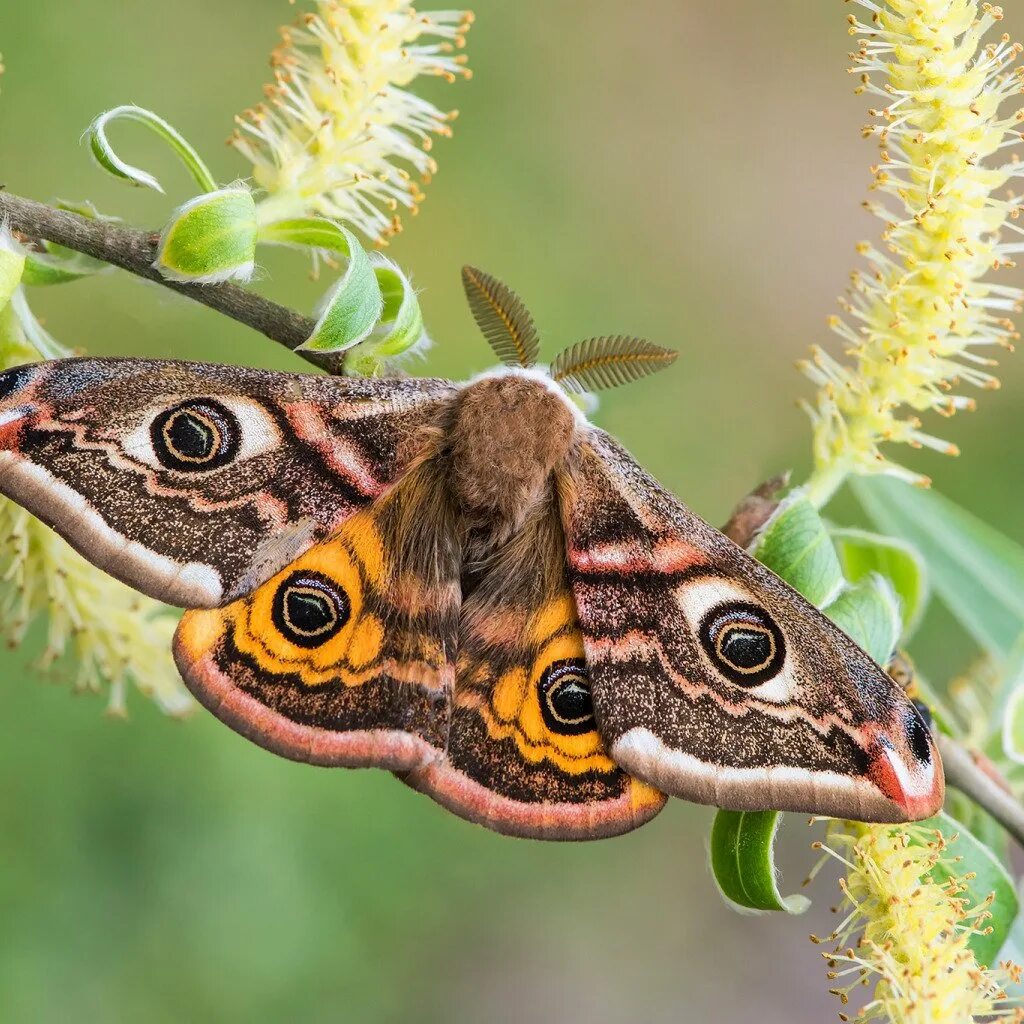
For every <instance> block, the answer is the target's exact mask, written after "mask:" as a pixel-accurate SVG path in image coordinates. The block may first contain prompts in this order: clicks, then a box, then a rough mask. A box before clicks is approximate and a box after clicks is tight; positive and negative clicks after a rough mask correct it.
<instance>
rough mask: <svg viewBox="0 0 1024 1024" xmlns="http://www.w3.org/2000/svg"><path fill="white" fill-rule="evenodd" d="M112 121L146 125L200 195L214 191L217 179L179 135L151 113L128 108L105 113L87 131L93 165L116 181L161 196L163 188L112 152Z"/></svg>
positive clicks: (149, 176)
mask: <svg viewBox="0 0 1024 1024" xmlns="http://www.w3.org/2000/svg"><path fill="white" fill-rule="evenodd" d="M114 121H134V122H135V123H136V124H141V125H145V127H147V128H148V129H149V130H150V131H152V132H154V133H155V134H156V135H158V136H159V137H160V138H161V139H163V140H164V142H166V143H167V145H168V146H170V148H171V149H172V150H173V151H174V153H175V154H176V155H177V156H178V158H179V159H180V160H181V162H182V163H183V164H184V165H185V169H186V170H187V171H188V172H189V174H191V175H192V180H193V181H195V183H196V184H197V185H198V186H199V188H200V189H201V190H202V191H203V192H213V191H215V190H216V188H217V181H216V179H215V178H214V177H213V175H212V174H211V173H210V171H209V169H208V168H207V166H206V164H204V163H203V161H202V158H201V157H200V156H199V154H198V153H197V152H196V151H195V149H194V148H193V147H192V145H191V144H190V143H189V142H188V140H187V139H186V138H185V137H184V136H183V135H182V134H181V132H179V131H178V130H177V129H176V128H175V127H174V126H173V125H171V124H169V123H168V122H167V121H165V120H164V119H163V118H162V117H160V116H158V115H157V114H154V113H153V111H151V110H146V109H144V108H143V107H136V106H133V105H130V104H128V105H125V106H121V107H114V108H113V110H107V111H105V112H104V113H102V114H100V116H99V117H97V118H96V120H95V121H93V123H92V124H91V125H89V127H88V128H87V129H86V137H87V138H88V140H89V148H90V149H91V150H92V155H93V156H94V157H95V158H96V162H97V163H98V164H99V165H100V166H101V167H102V168H103V169H104V170H106V171H109V172H110V173H111V174H112V175H114V177H115V178H120V179H121V180H122V181H127V182H129V183H130V184H132V185H140V186H143V187H144V188H151V189H154V190H155V191H157V192H163V186H162V185H161V184H160V182H159V181H157V179H156V178H155V177H153V175H152V174H149V173H148V172H146V171H144V170H142V169H141V168H139V167H133V166H132V165H131V164H129V163H125V161H124V160H122V159H121V158H120V157H119V156H118V155H117V153H116V152H115V151H114V147H113V146H111V145H110V141H109V139H108V138H107V128H108V126H109V125H110V124H112V123H113V122H114Z"/></svg>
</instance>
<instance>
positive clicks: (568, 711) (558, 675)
mask: <svg viewBox="0 0 1024 1024" xmlns="http://www.w3.org/2000/svg"><path fill="white" fill-rule="evenodd" d="M538 690H539V696H540V710H541V715H542V716H543V718H544V723H545V724H546V725H547V727H548V728H549V729H550V730H551V731H552V732H556V733H559V734H560V735H562V736H579V735H581V734H582V733H586V732H591V731H592V730H594V729H595V728H596V727H597V726H596V723H595V721H594V704H593V701H592V700H591V696H590V679H589V677H588V676H587V669H586V665H585V664H584V662H583V659H582V658H566V659H564V660H562V661H556V662H553V663H552V664H551V665H549V666H548V667H547V669H545V671H544V674H543V675H542V676H541V678H540V682H539V683H538Z"/></svg>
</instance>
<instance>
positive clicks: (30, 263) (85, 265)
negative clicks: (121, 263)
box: [22, 252, 114, 286]
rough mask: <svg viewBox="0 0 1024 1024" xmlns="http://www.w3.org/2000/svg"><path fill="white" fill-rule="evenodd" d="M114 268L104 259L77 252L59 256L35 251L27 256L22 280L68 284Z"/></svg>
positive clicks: (25, 281) (42, 283)
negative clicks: (71, 254) (72, 254)
mask: <svg viewBox="0 0 1024 1024" xmlns="http://www.w3.org/2000/svg"><path fill="white" fill-rule="evenodd" d="M113 269H114V268H113V267H112V266H111V265H110V264H109V263H104V262H103V261H102V260H96V259H93V258H92V257H91V256H84V255H82V254H80V253H76V254H75V255H74V256H68V257H64V256H57V255H53V254H51V253H41V252H34V253H30V254H29V255H28V256H27V257H26V258H25V273H24V275H23V276H22V281H23V282H24V283H25V284H28V285H34V286H35V285H52V284H66V283H67V282H68V281H79V280H81V279H82V278H83V277H94V276H95V275H96V274H105V273H107V271H110V270H113Z"/></svg>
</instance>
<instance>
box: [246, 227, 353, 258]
mask: <svg viewBox="0 0 1024 1024" xmlns="http://www.w3.org/2000/svg"><path fill="white" fill-rule="evenodd" d="M351 237H353V236H352V235H350V234H349V233H348V232H346V231H345V229H344V228H343V227H342V226H341V225H340V224H336V223H335V222H334V221H333V220H327V219H326V218H325V217H293V218H292V219H290V220H277V221H274V222H273V223H271V224H261V225H260V229H259V241H260V242H262V243H265V244H266V245H287V246H290V247H292V248H295V249H319V250H321V251H323V252H331V253H337V254H338V255H339V256H344V257H345V258H346V259H348V255H349V238H351Z"/></svg>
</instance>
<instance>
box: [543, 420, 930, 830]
mask: <svg viewBox="0 0 1024 1024" xmlns="http://www.w3.org/2000/svg"><path fill="white" fill-rule="evenodd" d="M560 484H561V486H560V492H561V494H562V497H563V521H564V523H565V528H566V535H567V540H568V563H569V574H570V581H571V585H572V590H573V593H574V595H575V598H576V604H577V607H578V610H579V617H580V623H581V627H582V632H583V646H584V650H585V652H586V658H587V663H588V666H589V668H590V671H591V675H592V678H593V693H594V705H595V710H596V715H597V721H598V723H599V726H600V729H601V732H602V735H603V736H604V738H605V740H606V741H607V743H608V744H609V749H610V751H611V756H612V758H613V759H614V760H615V761H616V762H617V763H619V764H620V765H622V766H623V767H624V768H625V769H627V770H628V771H630V772H632V773H633V774H634V775H636V776H637V777H639V778H642V779H645V780H646V781H647V782H649V783H651V784H652V785H654V786H657V787H658V788H660V789H663V790H665V791H666V792H668V793H670V794H672V795H675V796H680V797H683V798H685V799H687V800H694V801H697V802H699V803H706V804H714V805H717V806H719V807H726V808H733V809H736V810H762V809H763V810H768V809H774V810H792V811H802V812H808V813H812V814H823V815H833V816H836V817H848V818H856V819H859V820H863V821H892V822H895V821H905V820H908V819H918V818H926V817H929V816H930V815H932V814H934V813H935V812H936V811H937V810H938V809H939V808H940V807H941V805H942V797H943V775H942V767H941V764H940V761H939V755H938V752H937V750H936V748H935V745H934V743H933V741H932V738H931V735H930V733H929V731H928V728H927V726H926V725H925V723H924V722H923V720H922V719H921V716H920V715H919V713H918V712H917V710H916V709H915V708H914V706H913V705H912V704H911V702H910V701H909V700H908V699H907V697H906V695H905V694H904V693H903V691H902V690H900V688H899V687H898V686H897V685H896V684H895V683H894V682H893V681H892V680H891V679H890V678H889V677H888V676H887V675H886V674H885V673H884V672H883V671H882V670H881V669H880V668H879V667H878V666H877V665H875V664H874V662H872V661H871V660H870V658H868V656H867V655H865V654H864V653H863V652H862V651H861V650H860V648H858V647H857V646H856V645H855V644H854V643H853V642H852V641H851V640H850V639H849V638H848V637H847V636H845V634H843V633H842V632H841V631H840V630H838V629H837V628H836V627H835V626H834V625H832V623H830V622H829V621H828V620H827V619H826V618H825V617H824V616H823V615H821V614H820V613H819V612H818V611H817V610H816V609H815V608H813V607H812V606H811V605H810V604H808V603H807V602H806V601H805V600H804V599H803V598H802V597H800V595H799V594H797V593H796V592H795V591H794V590H793V589H792V588H790V587H789V586H788V585H786V584H785V583H783V581H782V580H780V579H779V578H778V577H777V576H775V575H774V574H773V573H771V572H770V571H769V570H767V569H766V568H765V567H764V566H762V565H761V564H760V563H758V562H757V561H755V560H754V559H752V558H751V557H750V556H749V555H747V554H746V553H745V552H744V551H742V550H740V548H738V547H737V546H736V545H735V544H733V543H732V542H731V541H729V540H728V539H727V538H726V537H724V536H723V535H722V534H720V533H719V532H718V531H717V530H714V529H712V528H711V527H710V526H708V525H707V524H706V523H704V522H703V521H702V520H700V519H698V518H697V517H696V516H694V515H693V514H692V513H690V512H689V511H688V510H687V509H686V508H685V507H683V506H682V505H681V504H680V503H679V502H678V501H677V500H676V499H675V498H674V497H672V496H671V495H670V494H668V493H667V492H666V491H664V490H663V489H662V488H661V487H659V486H658V484H656V483H655V482H654V481H653V480H652V479H651V478H650V477H649V476H648V475H647V474H646V473H644V471H643V470H642V469H641V468H640V467H639V466H638V465H637V464H636V463H635V462H634V461H633V459H632V458H631V457H630V456H629V455H628V454H627V453H626V452H625V451H624V450H623V449H622V448H620V447H619V446H618V445H617V444H616V443H615V442H614V441H612V440H611V439H610V438H609V437H607V435H604V434H602V433H601V432H599V431H592V432H591V433H590V434H589V436H588V440H587V442H586V443H585V444H584V445H583V446H582V449H581V451H580V452H579V454H578V458H576V459H575V462H574V463H572V464H570V466H569V467H568V468H567V469H566V471H565V472H564V473H563V474H562V479H561V481H560Z"/></svg>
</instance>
